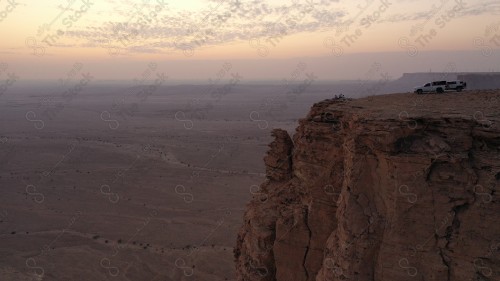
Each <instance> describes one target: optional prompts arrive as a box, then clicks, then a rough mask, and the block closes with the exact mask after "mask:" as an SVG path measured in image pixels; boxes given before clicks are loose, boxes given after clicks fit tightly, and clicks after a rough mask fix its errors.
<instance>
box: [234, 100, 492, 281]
mask: <svg viewBox="0 0 500 281" xmlns="http://www.w3.org/2000/svg"><path fill="white" fill-rule="evenodd" d="M499 117H500V92H499V91H478V92H464V93H460V94H456V93H452V94H440V95H436V94H434V95H424V96H417V95H414V94H395V95H385V96H376V97H368V98H363V99H358V100H326V101H323V102H320V103H317V104H315V105H314V106H313V107H312V109H311V111H310V113H309V114H308V116H307V117H306V118H304V119H302V120H300V124H299V126H298V128H297V130H296V133H295V135H294V136H293V140H292V139H291V138H290V136H289V135H288V133H287V132H286V131H283V130H279V129H276V130H274V132H273V135H274V137H275V140H274V142H272V143H271V144H270V150H269V152H268V154H267V156H266V157H265V159H264V161H265V163H266V167H267V180H266V181H265V182H264V183H262V184H261V186H260V190H259V192H258V193H256V196H255V197H254V198H253V199H252V201H251V202H250V203H249V204H248V206H247V210H246V213H245V216H244V223H243V226H242V227H241V230H240V232H239V234H238V238H237V245H236V248H235V250H234V254H235V260H236V267H237V272H238V280H244V281H254V280H255V281H256V280H261V281H271V280H278V281H290V280H297V281H302V280H304V281H305V280H308V281H312V280H316V281H326V280H329V281H336V280H360V281H363V280H375V281H379V280H392V281H395V280H436V281H443V280H450V281H451V280H453V281H454V280H457V281H458V280H500V255H499V252H500V224H499V221H500V204H499V197H500V195H499V193H498V192H497V188H498V184H499V183H500V153H499V150H500V127H499V121H500V120H499V119H500V118H499Z"/></svg>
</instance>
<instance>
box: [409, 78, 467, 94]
mask: <svg viewBox="0 0 500 281" xmlns="http://www.w3.org/2000/svg"><path fill="white" fill-rule="evenodd" d="M466 87H467V83H465V82H463V81H459V80H457V81H434V82H429V83H426V84H425V85H423V86H420V87H415V89H414V92H415V93H417V94H423V93H439V94H441V93H444V92H445V91H457V92H460V91H462V90H463V89H465V88H466Z"/></svg>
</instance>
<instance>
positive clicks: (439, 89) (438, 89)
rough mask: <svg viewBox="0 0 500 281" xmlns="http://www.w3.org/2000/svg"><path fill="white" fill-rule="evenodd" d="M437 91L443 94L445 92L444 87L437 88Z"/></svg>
mask: <svg viewBox="0 0 500 281" xmlns="http://www.w3.org/2000/svg"><path fill="white" fill-rule="evenodd" d="M436 92H437V93H438V94H442V93H444V91H443V88H437V89H436Z"/></svg>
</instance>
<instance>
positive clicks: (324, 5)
mask: <svg viewBox="0 0 500 281" xmlns="http://www.w3.org/2000/svg"><path fill="white" fill-rule="evenodd" d="M499 15H500V0H497V1H492V0H484V1H479V0H463V1H462V0H439V1H430V0H418V1H417V0H355V1H342V0H289V1H278V0H268V1H264V0H214V1H208V0H182V1H179V0H177V1H171V0H136V1H132V0H99V1H98V0H44V1H34V0H9V1H6V0H0V38H2V39H1V40H0V75H2V76H0V80H2V79H6V78H5V77H6V75H7V73H15V74H16V75H17V77H19V79H20V80H22V79H27V80H29V79H61V77H65V76H67V74H68V73H69V72H71V71H72V70H74V68H75V66H79V67H80V68H81V69H80V71H88V72H89V73H91V74H92V75H93V77H95V78H96V79H97V80H106V79H119V80H127V79H128V80H130V79H137V77H141V75H142V74H143V73H144V72H145V71H148V70H151V69H153V68H154V70H155V71H157V72H159V71H161V72H162V73H165V74H166V76H168V79H171V80H200V81H208V80H210V79H212V78H213V76H216V75H217V73H218V72H220V69H221V68H222V69H223V68H224V65H227V64H230V65H231V71H233V72H238V73H239V74H240V75H241V76H242V77H243V78H244V79H247V80H259V79H263V80H273V79H283V78H285V77H287V76H289V75H290V73H291V72H293V70H294V69H295V68H296V67H297V65H300V64H305V65H307V69H308V71H310V72H313V73H315V74H316V75H317V76H318V77H319V79H322V80H342V79H359V78H360V77H362V76H363V73H366V71H368V70H369V69H370V66H371V65H373V64H374V63H376V64H378V65H381V67H382V68H384V69H385V71H386V72H388V73H389V74H390V75H391V76H392V77H394V78H397V76H399V75H400V74H401V73H403V72H428V71H435V72H438V71H443V69H445V68H446V65H449V64H450V63H453V64H455V65H456V66H457V71H500V70H499V69H498V68H499V66H500V56H499V55H500V51H499V49H500V17H499ZM153 66H154V67H153ZM83 69H84V70H83ZM0 82H1V81H0Z"/></svg>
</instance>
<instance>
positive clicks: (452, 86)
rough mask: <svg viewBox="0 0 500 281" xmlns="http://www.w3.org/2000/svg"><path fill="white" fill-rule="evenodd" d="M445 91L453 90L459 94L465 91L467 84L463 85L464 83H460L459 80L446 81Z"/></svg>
mask: <svg viewBox="0 0 500 281" xmlns="http://www.w3.org/2000/svg"><path fill="white" fill-rule="evenodd" d="M446 86H447V87H446V90H450V91H451V90H455V91H457V92H461V91H462V90H463V89H465V88H466V87H467V83H465V82H464V81H460V80H457V81H448V82H447V83H446Z"/></svg>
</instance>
